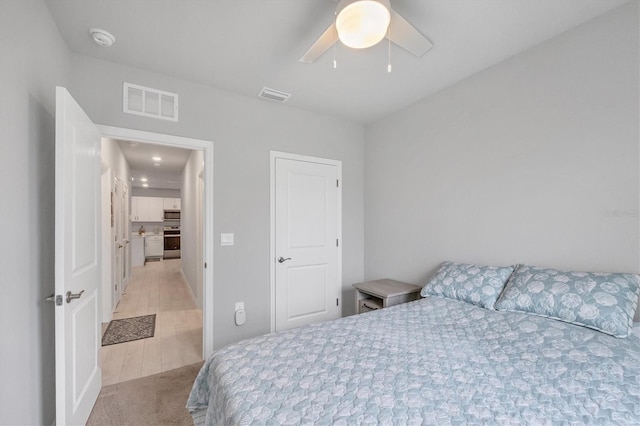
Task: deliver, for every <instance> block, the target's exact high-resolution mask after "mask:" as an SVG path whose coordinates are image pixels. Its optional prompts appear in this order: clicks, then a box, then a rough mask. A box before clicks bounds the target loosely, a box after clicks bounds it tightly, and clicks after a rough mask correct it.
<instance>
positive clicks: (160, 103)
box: [122, 83, 178, 121]
mask: <svg viewBox="0 0 640 426" xmlns="http://www.w3.org/2000/svg"><path fill="white" fill-rule="evenodd" d="M122 91H123V95H122V106H123V111H124V112H126V113H129V114H136V115H143V116H145V117H151V118H158V119H160V120H170V121H178V94H177V93H171V92H164V91H162V90H158V89H151V88H149V87H144V86H138V85H137V84H131V83H124V85H123V90H122Z"/></svg>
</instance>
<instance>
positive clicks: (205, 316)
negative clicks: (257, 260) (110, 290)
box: [96, 124, 214, 359]
mask: <svg viewBox="0 0 640 426" xmlns="http://www.w3.org/2000/svg"><path fill="white" fill-rule="evenodd" d="M96 127H98V130H99V131H100V133H101V135H102V137H104V138H111V139H120V140H127V141H132V142H141V143H151V144H155V145H165V146H172V147H177V148H184V149H191V150H194V149H197V150H201V151H202V153H203V157H204V176H203V180H204V195H205V200H204V203H203V211H202V218H203V224H202V225H203V228H204V230H203V231H204V232H203V233H204V238H203V244H204V246H203V266H204V272H203V281H202V292H203V303H202V357H203V359H207V358H208V357H209V355H211V354H212V353H213V348H214V334H213V333H214V329H213V308H214V305H213V293H214V281H213V248H214V238H213V215H214V210H213V149H214V142H213V141H208V140H204V139H194V138H187V137H182V136H173V135H167V134H161V133H151V132H145V131H142V130H134V129H126V128H122V127H113V126H106V125H100V124H97V125H96Z"/></svg>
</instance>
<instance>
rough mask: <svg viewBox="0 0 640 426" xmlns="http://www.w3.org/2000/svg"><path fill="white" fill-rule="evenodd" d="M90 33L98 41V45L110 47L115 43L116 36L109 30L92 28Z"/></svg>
mask: <svg viewBox="0 0 640 426" xmlns="http://www.w3.org/2000/svg"><path fill="white" fill-rule="evenodd" d="M89 35H90V36H91V38H92V39H93V41H95V42H96V44H97V45H98V46H102V47H110V46H111V45H112V44H113V43H115V41H116V38H115V37H114V36H113V34H111V33H110V32H108V31H105V30H101V29H100V28H91V29H90V30H89Z"/></svg>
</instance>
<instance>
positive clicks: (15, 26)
mask: <svg viewBox="0 0 640 426" xmlns="http://www.w3.org/2000/svg"><path fill="white" fill-rule="evenodd" d="M69 77H70V70H69V52H68V50H67V48H66V46H65V44H64V42H63V41H62V38H61V37H60V35H59V33H58V30H57V28H56V25H55V24H54V22H53V20H52V18H51V16H50V14H49V10H48V9H47V7H46V6H45V4H44V2H42V1H33V0H23V1H0V195H1V199H2V202H0V217H1V218H2V223H3V224H5V227H4V228H3V230H2V233H3V237H2V239H3V241H5V242H10V244H3V245H2V246H0V289H2V297H0V378H1V379H0V424H3V425H9V424H11V425H19V424H28V425H36V424H46V425H50V424H51V423H52V422H53V421H54V419H55V384H54V377H55V372H54V307H53V304H51V303H45V302H44V298H45V297H47V296H49V295H50V294H52V293H53V291H54V279H53V277H54V214H53V212H54V206H55V199H54V160H53V158H54V140H55V127H54V111H55V99H54V96H55V86H56V85H60V86H68V85H69Z"/></svg>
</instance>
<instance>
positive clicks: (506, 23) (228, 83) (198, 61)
mask: <svg viewBox="0 0 640 426" xmlns="http://www.w3.org/2000/svg"><path fill="white" fill-rule="evenodd" d="M46 1H47V4H48V6H49V9H50V10H51V13H52V15H53V17H54V19H55V21H56V22H57V24H58V28H59V30H60V32H61V34H62V36H63V38H64V40H65V41H66V43H67V44H68V45H69V47H70V49H71V50H72V51H73V52H76V53H79V54H82V55H88V56H93V57H96V58H100V59H104V60H109V61H113V62H118V63H122V64H126V65H130V66H134V67H139V68H143V69H147V70H152V71H155V72H159V73H163V74H167V75H171V76H174V77H178V78H183V79H187V80H191V81H195V82H199V83H202V84H206V85H210V86H214V87H218V88H222V89H226V90H230V91H233V92H236V93H240V94H244V95H248V96H256V94H257V93H258V92H259V91H260V89H261V88H262V87H263V86H267V87H270V88H273V89H277V90H282V91H285V92H289V93H292V94H293V96H292V97H291V98H290V99H289V101H287V105H290V106H292V107H298V108H303V109H307V110H311V111H316V112H320V113H327V114H331V115H335V116H340V117H344V118H346V119H349V120H354V121H358V122H362V123H368V122H371V121H374V120H376V119H379V118H381V117H383V116H385V115H387V114H389V113H391V112H393V111H396V110H398V109H400V108H402V107H405V106H407V105H409V104H412V103H414V102H416V101H417V100H419V99H421V98H423V97H425V96H427V95H429V94H432V93H434V92H437V91H439V90H441V89H443V88H444V87H446V86H449V85H451V84H453V83H455V82H456V81H459V80H461V79H463V78H465V77H467V76H470V75H472V74H474V73H477V72H478V71H481V70H482V69H485V68H487V67H489V66H491V65H493V64H496V63H498V62H500V61H502V60H504V59H506V58H508V57H510V56H513V55H514V54H517V53H519V52H522V51H523V50H526V49H528V48H530V47H532V46H534V45H536V44H539V43H540V42H542V41H544V40H547V39H549V38H552V37H554V36H556V35H558V34H560V33H562V32H564V31H566V30H568V29H570V28H572V27H574V26H577V25H579V24H581V23H583V22H585V21H587V20H589V19H592V18H594V17H596V16H598V15H600V14H602V13H604V12H606V11H608V10H610V9H612V8H615V7H617V6H619V5H621V4H623V3H625V2H626V1H627V0H391V6H392V8H394V9H395V10H396V11H397V12H398V13H400V14H401V15H402V16H404V17H405V18H406V19H407V20H408V21H409V22H410V23H412V24H413V25H414V26H415V27H416V28H417V29H418V30H419V31H420V32H422V33H423V34H424V35H425V36H427V37H428V38H429V39H430V40H431V41H432V42H433V44H434V47H433V48H432V49H431V50H430V51H428V52H427V53H426V54H425V55H424V56H422V57H420V58H417V57H415V56H412V55H411V54H409V53H407V52H405V51H403V50H402V49H400V48H398V47H396V46H393V47H392V51H391V56H392V63H393V72H392V73H391V74H388V73H387V71H386V68H387V45H386V43H381V44H379V45H377V46H374V47H373V48H370V49H366V50H361V51H357V50H352V49H348V48H346V47H344V46H339V47H338V48H337V49H336V56H337V61H338V69H336V70H334V69H333V68H332V59H333V57H332V53H331V50H329V51H328V52H327V53H325V55H324V56H322V57H321V58H320V59H319V60H318V61H317V62H315V63H314V64H304V63H301V62H298V59H299V58H300V57H301V56H302V55H303V54H304V52H305V51H306V50H307V49H308V48H309V47H310V46H311V44H312V43H313V42H314V41H315V39H316V38H317V37H318V36H319V35H320V34H321V33H322V32H323V31H324V30H325V29H326V27H327V26H328V25H329V24H330V23H331V21H332V19H333V11H334V9H335V6H336V1H335V0H208V1H205V0H162V1H159V0H130V1H104V0H46ZM92 27H98V28H103V29H105V30H107V31H109V32H111V33H112V34H113V35H114V36H115V37H116V43H115V44H114V46H113V47H111V48H108V49H106V48H101V47H99V46H97V45H95V44H94V43H93V42H92V41H91V39H90V37H89V35H88V30H89V28H92ZM142 83H143V82H142ZM160 89H162V88H160ZM265 102H267V101H265Z"/></svg>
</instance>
